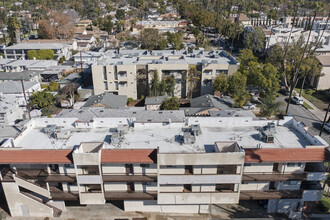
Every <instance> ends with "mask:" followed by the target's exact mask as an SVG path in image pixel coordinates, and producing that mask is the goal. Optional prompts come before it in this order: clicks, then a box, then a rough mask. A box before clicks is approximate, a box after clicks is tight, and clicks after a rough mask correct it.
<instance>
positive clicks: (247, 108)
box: [243, 103, 256, 110]
mask: <svg viewBox="0 0 330 220" xmlns="http://www.w3.org/2000/svg"><path fill="white" fill-rule="evenodd" d="M255 108H256V105H254V104H252V103H248V104H245V105H244V106H243V109H244V110H253V109H255Z"/></svg>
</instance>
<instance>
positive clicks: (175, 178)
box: [158, 174, 241, 184]
mask: <svg viewBox="0 0 330 220" xmlns="http://www.w3.org/2000/svg"><path fill="white" fill-rule="evenodd" d="M158 182H159V184H214V183H240V182H241V175H239V174H222V175H215V174H211V175H207V174H200V175H197V174H194V175H160V176H159V177H158Z"/></svg>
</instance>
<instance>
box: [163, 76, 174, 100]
mask: <svg viewBox="0 0 330 220" xmlns="http://www.w3.org/2000/svg"><path fill="white" fill-rule="evenodd" d="M165 84H166V88H165V92H166V94H167V95H169V96H174V87H175V79H174V78H173V77H172V76H167V77H165Z"/></svg>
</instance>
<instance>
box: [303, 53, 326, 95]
mask: <svg viewBox="0 0 330 220" xmlns="http://www.w3.org/2000/svg"><path fill="white" fill-rule="evenodd" d="M321 71H322V65H321V64H320V61H319V60H318V59H317V58H316V56H315V55H313V56H309V57H306V58H305V59H304V60H303V63H302V64H301V68H300V72H301V77H300V78H302V79H303V81H302V83H301V89H300V92H299V96H301V94H302V90H303V88H304V84H305V81H306V77H310V76H314V77H315V76H320V75H321Z"/></svg>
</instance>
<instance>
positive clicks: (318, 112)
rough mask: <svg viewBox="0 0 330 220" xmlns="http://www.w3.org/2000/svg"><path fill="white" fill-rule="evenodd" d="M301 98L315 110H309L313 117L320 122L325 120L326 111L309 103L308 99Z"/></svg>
mask: <svg viewBox="0 0 330 220" xmlns="http://www.w3.org/2000/svg"><path fill="white" fill-rule="evenodd" d="M296 93H297V92H296ZM297 94H298V93H297ZM300 98H302V99H303V100H304V102H306V103H307V104H308V105H309V106H310V107H312V108H313V109H307V110H308V111H309V112H310V113H312V115H314V116H315V117H316V118H318V119H319V120H320V121H323V120H324V117H325V113H326V111H324V110H321V109H319V108H317V107H316V106H315V105H313V103H311V102H310V101H308V100H307V99H305V98H304V97H303V96H301V97H300Z"/></svg>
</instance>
